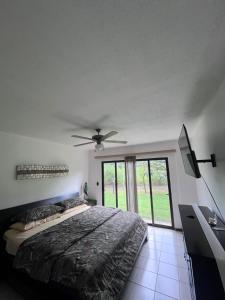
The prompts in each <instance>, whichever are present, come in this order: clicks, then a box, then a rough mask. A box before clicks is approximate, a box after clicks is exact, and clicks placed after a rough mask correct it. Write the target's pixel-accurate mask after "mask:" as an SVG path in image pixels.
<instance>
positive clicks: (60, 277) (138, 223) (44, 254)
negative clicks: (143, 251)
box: [13, 206, 147, 300]
mask: <svg viewBox="0 0 225 300" xmlns="http://www.w3.org/2000/svg"><path fill="white" fill-rule="evenodd" d="M146 234H147V224H146V223H145V222H144V221H143V220H142V219H141V218H140V216H139V215H137V214H135V213H131V212H123V211H121V210H120V209H114V208H105V207H102V206H94V207H90V208H89V209H87V210H86V211H83V212H82V213H80V214H77V215H74V216H71V217H69V218H67V219H65V220H64V221H63V222H61V223H58V224H56V225H54V226H51V227H49V228H47V229H45V230H43V231H41V232H39V233H36V234H34V235H33V236H31V237H29V238H28V239H26V240H25V241H24V242H23V243H22V244H21V245H20V247H19V248H18V251H17V253H16V256H15V258H14V261H13V267H14V268H15V269H16V270H18V271H21V272H25V273H26V274H27V275H28V276H29V277H30V278H31V279H33V280H35V281H38V282H42V283H43V284H46V285H52V284H53V285H54V286H57V287H63V289H64V290H67V291H70V292H71V293H72V294H73V295H76V296H77V297H78V299H82V300H83V299H85V300H94V299H95V300H103V299H107V300H116V299H119V297H120V293H121V291H122V290H123V287H124V286H125V284H126V282H127V279H128V277H129V275H130V273H131V270H132V268H133V266H134V263H135V259H136V257H137V254H138V252H139V249H140V247H141V245H142V243H143V241H144V238H145V237H146Z"/></svg>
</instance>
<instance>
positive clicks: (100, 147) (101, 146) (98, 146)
mask: <svg viewBox="0 0 225 300" xmlns="http://www.w3.org/2000/svg"><path fill="white" fill-rule="evenodd" d="M103 150H104V145H103V144H102V143H101V144H96V145H95V151H96V152H98V151H103Z"/></svg>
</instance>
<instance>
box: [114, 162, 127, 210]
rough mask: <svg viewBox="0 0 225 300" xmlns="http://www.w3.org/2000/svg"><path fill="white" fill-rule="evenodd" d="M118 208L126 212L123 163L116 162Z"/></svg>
mask: <svg viewBox="0 0 225 300" xmlns="http://www.w3.org/2000/svg"><path fill="white" fill-rule="evenodd" d="M116 175H117V198H118V208H120V209H122V210H127V194H126V171H125V162H116Z"/></svg>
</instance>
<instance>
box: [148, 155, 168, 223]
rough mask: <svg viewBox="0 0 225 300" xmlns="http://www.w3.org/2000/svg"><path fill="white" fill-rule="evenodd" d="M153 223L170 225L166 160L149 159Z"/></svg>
mask: <svg viewBox="0 0 225 300" xmlns="http://www.w3.org/2000/svg"><path fill="white" fill-rule="evenodd" d="M150 170H151V183H152V202H153V213H154V224H157V225H165V226H172V218H171V207H170V194H169V185H168V172H167V162H166V160H165V159H162V160H158V159H157V160H150Z"/></svg>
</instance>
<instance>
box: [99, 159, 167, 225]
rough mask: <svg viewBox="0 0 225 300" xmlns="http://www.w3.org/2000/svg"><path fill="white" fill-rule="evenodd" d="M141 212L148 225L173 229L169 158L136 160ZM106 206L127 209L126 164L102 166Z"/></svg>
mask: <svg viewBox="0 0 225 300" xmlns="http://www.w3.org/2000/svg"><path fill="white" fill-rule="evenodd" d="M135 168H136V187H137V213H138V214H140V216H141V217H142V218H143V219H145V220H146V221H147V222H148V223H150V224H153V225H156V226H166V227H173V210H172V198H171V189H170V178H169V165H168V159H167V158H156V159H140V160H136V163H135ZM102 174H103V176H102V197H103V205H105V206H107V207H118V208H121V209H123V210H127V193H126V167H125V162H124V161H112V162H103V163H102Z"/></svg>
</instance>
